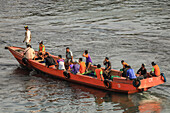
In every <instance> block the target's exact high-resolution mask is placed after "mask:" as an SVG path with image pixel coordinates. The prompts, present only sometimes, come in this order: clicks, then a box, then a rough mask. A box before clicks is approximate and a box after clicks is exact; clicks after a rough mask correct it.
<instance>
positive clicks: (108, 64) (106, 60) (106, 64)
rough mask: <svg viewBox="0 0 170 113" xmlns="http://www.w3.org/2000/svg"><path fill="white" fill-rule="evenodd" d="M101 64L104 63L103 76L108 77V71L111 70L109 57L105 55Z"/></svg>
mask: <svg viewBox="0 0 170 113" xmlns="http://www.w3.org/2000/svg"><path fill="white" fill-rule="evenodd" d="M103 65H105V69H104V76H105V78H108V79H109V78H110V71H111V63H110V61H109V58H108V57H106V58H105V59H104V61H103Z"/></svg>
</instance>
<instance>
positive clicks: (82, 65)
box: [79, 58, 86, 74]
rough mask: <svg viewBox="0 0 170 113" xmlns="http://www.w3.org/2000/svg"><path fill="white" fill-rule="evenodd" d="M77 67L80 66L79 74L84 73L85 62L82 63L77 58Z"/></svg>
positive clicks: (80, 59)
mask: <svg viewBox="0 0 170 113" xmlns="http://www.w3.org/2000/svg"><path fill="white" fill-rule="evenodd" d="M79 65H80V69H79V71H80V73H81V74H84V73H85V71H86V64H85V62H83V59H82V58H79Z"/></svg>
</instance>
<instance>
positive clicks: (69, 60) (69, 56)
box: [66, 47, 73, 63]
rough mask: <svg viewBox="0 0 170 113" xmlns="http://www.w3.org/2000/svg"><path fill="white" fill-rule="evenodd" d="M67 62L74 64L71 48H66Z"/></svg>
mask: <svg viewBox="0 0 170 113" xmlns="http://www.w3.org/2000/svg"><path fill="white" fill-rule="evenodd" d="M66 62H67V63H69V62H73V53H72V52H71V51H70V48H69V47H67V48H66Z"/></svg>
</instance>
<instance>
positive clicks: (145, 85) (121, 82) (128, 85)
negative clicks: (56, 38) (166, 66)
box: [8, 47, 164, 94]
mask: <svg viewBox="0 0 170 113" xmlns="http://www.w3.org/2000/svg"><path fill="white" fill-rule="evenodd" d="M8 49H9V51H10V52H11V53H12V54H13V56H14V57H15V58H16V59H17V61H18V62H19V63H20V64H22V65H24V64H23V62H22V58H23V53H22V51H21V52H17V51H16V50H17V49H20V50H24V49H23V48H20V47H8ZM51 56H52V57H53V58H54V59H55V61H56V58H57V57H56V56H53V55H51ZM27 67H28V68H33V69H36V70H40V71H42V72H44V73H47V74H49V75H52V76H55V77H57V78H60V79H63V80H67V81H71V82H76V83H78V84H83V85H87V86H91V87H95V88H99V89H104V90H108V91H114V92H123V93H127V94H132V93H136V92H141V91H146V90H148V89H149V88H151V87H153V86H157V85H160V84H163V83H164V80H162V77H161V76H159V77H151V78H147V79H143V80H140V81H141V85H140V86H139V87H138V88H136V87H134V86H133V81H132V80H126V79H125V78H124V77H120V78H114V79H113V81H110V87H109V88H108V87H106V85H105V84H104V82H103V81H101V80H99V79H97V78H96V77H91V76H87V75H80V74H77V75H74V74H72V73H70V78H69V79H67V78H66V77H65V76H64V74H63V72H64V70H57V69H53V68H48V67H46V66H45V65H43V64H41V63H39V62H37V61H36V60H28V65H27ZM95 68H96V67H95V66H93V67H91V69H92V70H94V69H95ZM111 73H112V74H113V75H117V76H121V72H120V71H117V70H112V72H111Z"/></svg>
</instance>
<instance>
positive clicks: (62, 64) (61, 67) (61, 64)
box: [58, 61, 65, 70]
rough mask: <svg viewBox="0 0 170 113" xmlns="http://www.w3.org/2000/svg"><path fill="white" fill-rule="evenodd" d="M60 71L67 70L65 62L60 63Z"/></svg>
mask: <svg viewBox="0 0 170 113" xmlns="http://www.w3.org/2000/svg"><path fill="white" fill-rule="evenodd" d="M58 69H59V70H64V69H65V66H64V62H63V61H60V62H59V67H58Z"/></svg>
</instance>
